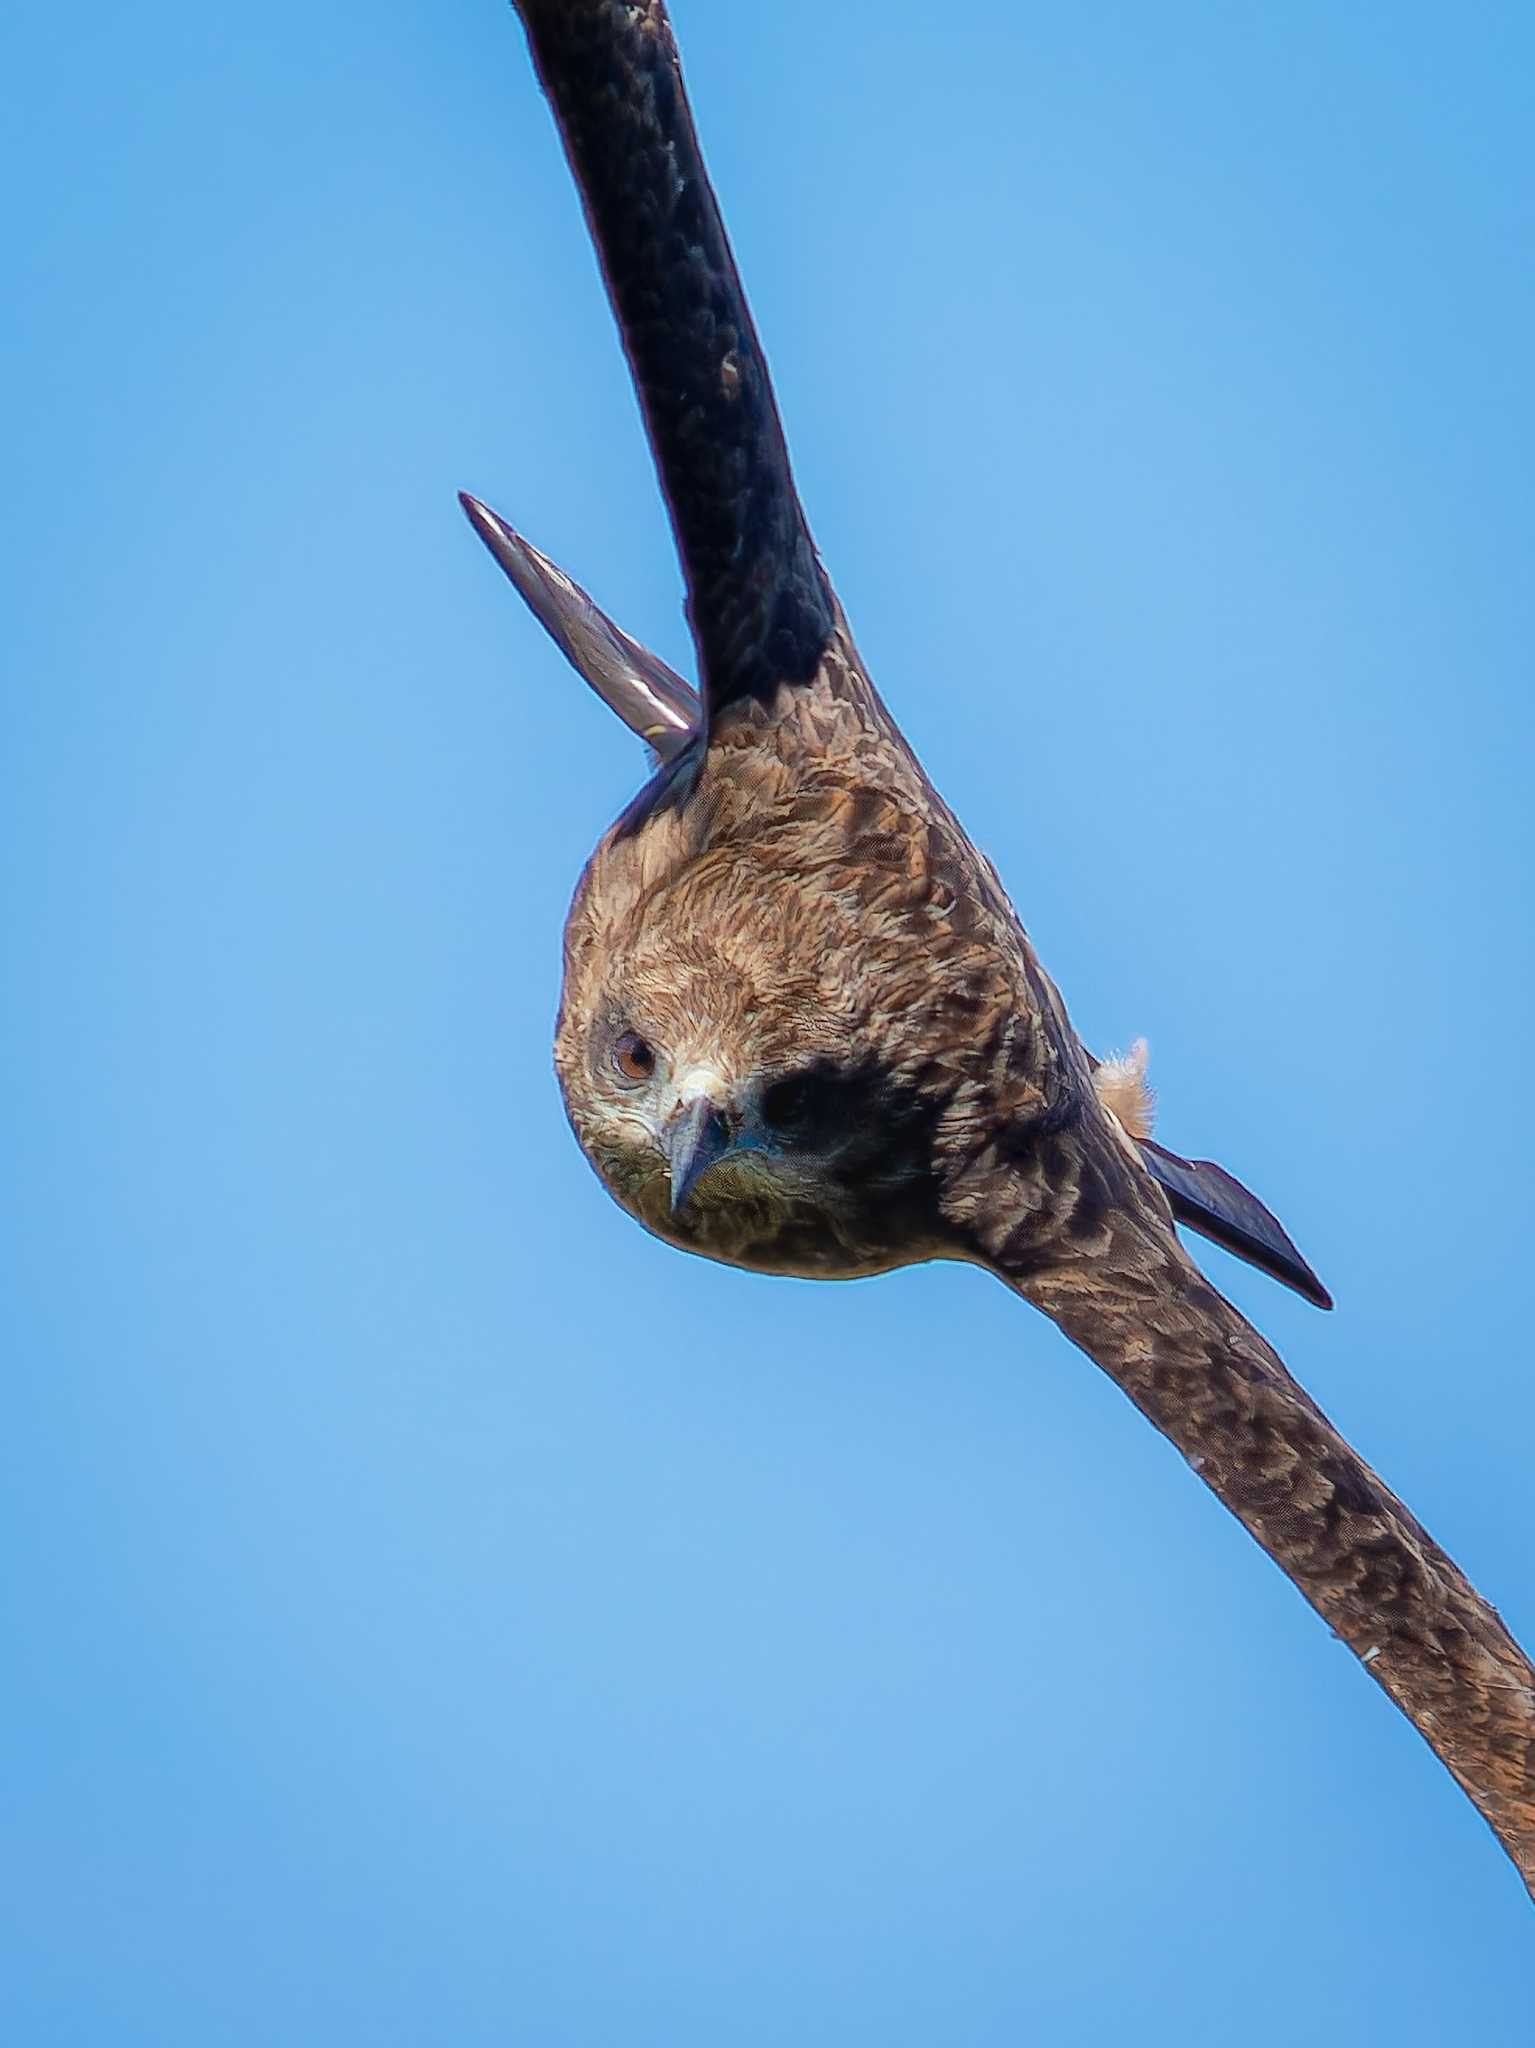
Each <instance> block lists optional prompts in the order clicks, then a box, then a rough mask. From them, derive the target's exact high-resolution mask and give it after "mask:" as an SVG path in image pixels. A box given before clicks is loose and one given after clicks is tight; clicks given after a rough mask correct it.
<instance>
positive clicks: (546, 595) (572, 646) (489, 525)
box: [458, 491, 703, 761]
mask: <svg viewBox="0 0 1535 2048" xmlns="http://www.w3.org/2000/svg"><path fill="white" fill-rule="evenodd" d="M458 496H459V503H460V504H461V505H462V506H463V508H464V510H465V512H466V513H467V514H468V516H469V523H470V525H471V526H472V527H473V528H474V530H475V532H476V533H477V534H478V535H479V536H480V538H481V540H483V541H484V543H485V545H486V547H488V548H489V549H490V551H491V553H492V554H493V555H494V556H495V558H496V560H497V561H498V562H499V563H500V564H501V566H502V568H503V569H504V570H505V571H506V573H507V575H508V576H509V577H510V578H511V580H512V582H513V583H514V584H515V585H516V586H517V589H518V591H519V592H520V594H521V596H522V598H523V600H524V602H525V603H526V604H527V606H528V609H529V610H530V611H531V612H532V614H533V616H534V618H536V619H537V620H538V623H539V624H540V625H541V626H542V627H543V629H544V631H545V632H546V633H547V634H548V635H549V638H550V639H551V640H552V641H553V642H554V644H555V646H556V647H558V648H559V650H560V652H561V653H562V654H563V655H564V656H565V659H566V660H567V661H568V662H569V663H570V665H571V667H572V668H573V669H574V670H575V671H576V673H577V675H579V676H583V677H584V678H585V679H586V681H587V682H588V683H590V684H591V686H592V688H593V689H594V690H595V691H596V692H597V695H598V696H599V697H600V698H601V699H602V701H603V703H604V704H606V705H607V707H608V709H609V710H610V711H616V712H617V713H618V715H619V717H620V718H621V719H622V720H623V722H624V724H625V725H627V726H628V728H629V730H630V731H631V732H632V733H637V734H638V735H639V737H640V738H641V739H642V740H643V741H644V742H645V744H646V745H647V746H648V747H649V748H650V749H651V751H652V753H654V754H655V756H656V758H657V759H658V760H661V761H669V760H671V759H672V757H673V755H675V754H678V753H680V752H681V751H682V749H683V748H684V747H685V746H686V745H687V743H688V741H689V740H690V739H691V738H692V737H693V735H694V734H695V733H696V732H697V731H698V729H699V727H700V726H701V724H702V723H703V707H702V705H701V704H700V703H699V701H698V692H697V691H696V690H695V689H694V688H693V687H692V685H691V684H690V683H685V682H684V681H683V680H682V677H681V676H679V675H678V673H677V671H676V670H675V669H674V668H669V667H668V666H667V664H666V663H665V662H664V661H663V660H662V659H661V657H660V655H659V654H652V653H651V651H650V649H649V648H648V647H642V646H641V645H640V643H639V641H638V640H632V639H631V638H630V637H629V635H628V634H627V633H626V632H625V631H624V630H623V628H622V627H621V626H615V625H614V623H613V621H612V620H611V619H610V618H609V617H608V615H607V613H606V612H605V611H603V610H602V609H601V607H600V606H598V605H596V604H594V603H593V602H592V600H591V598H589V597H588V596H587V594H586V592H585V591H584V590H583V589H582V588H581V586H580V584H579V583H576V582H573V581H572V580H571V578H570V577H569V576H567V575H566V574H565V571H564V570H563V569H561V568H559V567H558V566H557V565H556V564H555V563H554V562H551V561H550V559H549V557H548V556H547V555H541V554H540V553H539V551H538V549H537V548H536V547H534V545H533V543H532V542H531V541H527V540H524V539H523V537H522V535H521V534H520V533H518V532H517V531H516V530H515V528H513V527H510V526H508V525H507V523H506V521H505V520H504V519H501V518H499V517H498V516H497V514H496V513H494V512H492V511H491V509H490V507H489V506H488V505H482V504H481V503H480V501H479V499H478V498H471V497H470V495H469V493H468V492H467V491H460V492H459V494H458Z"/></svg>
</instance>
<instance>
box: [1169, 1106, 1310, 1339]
mask: <svg viewBox="0 0 1535 2048" xmlns="http://www.w3.org/2000/svg"><path fill="white" fill-rule="evenodd" d="M1139 1144H1140V1153H1141V1158H1142V1159H1143V1160H1144V1161H1145V1163H1146V1170H1147V1172H1148V1173H1149V1174H1150V1175H1151V1177H1152V1179H1153V1180H1154V1181H1156V1182H1157V1184H1158V1186H1159V1187H1160V1188H1161V1189H1162V1191H1163V1193H1164V1194H1165V1195H1166V1196H1167V1200H1168V1205H1169V1207H1170V1208H1171V1209H1172V1212H1173V1214H1174V1216H1175V1217H1176V1218H1177V1219H1178V1221H1179V1222H1180V1223H1183V1224H1186V1225H1187V1226H1188V1228H1189V1229H1190V1230H1197V1231H1198V1233H1199V1235H1200V1236H1201V1237H1207V1238H1209V1239H1210V1241H1211V1243H1212V1244H1218V1245H1221V1246H1223V1247H1224V1248H1225V1250H1227V1251H1228V1252H1234V1253H1235V1254H1236V1256H1237V1257H1238V1258H1239V1259H1245V1260H1246V1261H1247V1263H1248V1265H1250V1266H1256V1267H1257V1268H1258V1269H1259V1271H1260V1272H1263V1273H1268V1274H1270V1275H1271V1276H1272V1277H1273V1278H1274V1279H1275V1280H1280V1281H1283V1283H1284V1285H1285V1286H1286V1287H1293V1288H1294V1289H1295V1292H1296V1293H1297V1294H1301V1295H1304V1296H1305V1298H1306V1300H1307V1301H1310V1302H1314V1303H1315V1304H1316V1306H1317V1307H1318V1308H1331V1307H1332V1296H1331V1295H1330V1294H1329V1293H1328V1292H1327V1289H1326V1288H1325V1287H1324V1286H1323V1285H1322V1283H1321V1281H1320V1280H1318V1278H1317V1276H1316V1275H1315V1273H1313V1272H1312V1270H1311V1268H1310V1266H1308V1265H1307V1263H1306V1261H1305V1260H1304V1259H1303V1258H1302V1257H1301V1255H1300V1253H1299V1252H1298V1251H1297V1250H1296V1249H1295V1245H1294V1243H1293V1242H1292V1240H1291V1238H1290V1235H1289V1233H1288V1231H1286V1229H1285V1227H1284V1225H1283V1224H1282V1223H1281V1222H1280V1221H1279V1219H1278V1217H1277V1216H1275V1215H1274V1214H1273V1213H1272V1212H1271V1211H1270V1210H1268V1209H1265V1208H1264V1206H1263V1204H1262V1203H1261V1202H1260V1201H1259V1200H1258V1197H1257V1196H1256V1195H1255V1194H1253V1193H1252V1192H1251V1191H1250V1190H1249V1189H1247V1188H1244V1187H1243V1185H1242V1183H1241V1182H1240V1181H1239V1180H1237V1179H1236V1178H1235V1177H1234V1176H1233V1175H1232V1174H1229V1173H1228V1172H1227V1171H1226V1169H1225V1167H1223V1166H1217V1165H1216V1164H1215V1162H1214V1160H1213V1159H1180V1158H1179V1156H1178V1154H1177V1153H1176V1152H1169V1151H1168V1149H1167V1147H1166V1146H1165V1145H1159V1144H1158V1143H1157V1142H1156V1140H1155V1139H1154V1138H1142V1139H1140V1140H1139Z"/></svg>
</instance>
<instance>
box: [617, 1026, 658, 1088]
mask: <svg viewBox="0 0 1535 2048" xmlns="http://www.w3.org/2000/svg"><path fill="white" fill-rule="evenodd" d="M613 1064H614V1066H615V1067H616V1068H617V1069H618V1071H619V1073H620V1074H621V1075H622V1076H623V1078H624V1080H626V1081H648V1080H649V1079H650V1077H651V1075H652V1074H653V1073H654V1072H655V1070H656V1056H655V1054H654V1053H653V1052H652V1051H651V1049H650V1047H649V1046H648V1045H647V1044H646V1043H645V1040H644V1039H643V1038H641V1036H640V1034H639V1033H638V1032H637V1031H626V1032H625V1033H624V1035H623V1037H622V1038H620V1039H618V1040H617V1041H616V1043H615V1044H614V1047H613Z"/></svg>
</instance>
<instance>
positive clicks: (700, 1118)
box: [664, 1095, 734, 1216]
mask: <svg viewBox="0 0 1535 2048" xmlns="http://www.w3.org/2000/svg"><path fill="white" fill-rule="evenodd" d="M664 1142H665V1146H666V1157H667V1162H668V1164H669V1165H670V1167H671V1173H672V1214H673V1215H674V1216H675V1215H676V1214H677V1211H678V1210H679V1209H680V1208H681V1207H682V1205H683V1203H684V1202H685V1201H686V1200H687V1198H688V1196H689V1195H690V1194H691V1193H692V1192H693V1189H694V1188H695V1187H696V1186H697V1184H698V1182H699V1181H700V1180H701V1179H702V1178H703V1176H704V1175H705V1174H706V1173H707V1172H708V1171H709V1168H710V1167H711V1166H713V1165H714V1163H715V1161H716V1160H719V1159H723V1158H724V1156H725V1154H726V1153H727V1152H729V1151H731V1150H732V1149H733V1143H734V1141H733V1140H732V1138H731V1135H730V1127H729V1125H728V1124H727V1123H726V1121H725V1119H724V1117H723V1115H722V1114H721V1113H720V1111H719V1110H718V1109H716V1108H715V1106H714V1104H713V1103H712V1102H711V1101H710V1100H709V1098H708V1096H707V1095H700V1096H697V1097H695V1099H694V1100H693V1101H692V1102H689V1103H687V1104H686V1105H685V1106H684V1107H683V1108H682V1109H679V1110H678V1112H677V1114H676V1116H675V1117H673V1119H672V1122H671V1125H670V1127H669V1128H668V1130H667V1133H666V1137H665V1140H664Z"/></svg>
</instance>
